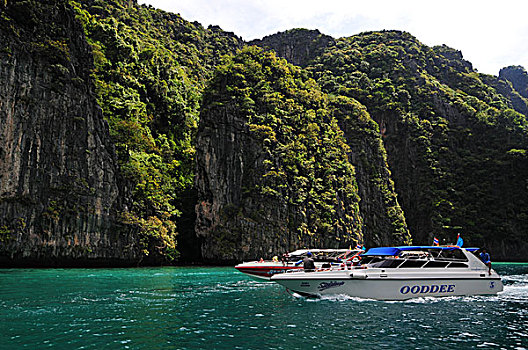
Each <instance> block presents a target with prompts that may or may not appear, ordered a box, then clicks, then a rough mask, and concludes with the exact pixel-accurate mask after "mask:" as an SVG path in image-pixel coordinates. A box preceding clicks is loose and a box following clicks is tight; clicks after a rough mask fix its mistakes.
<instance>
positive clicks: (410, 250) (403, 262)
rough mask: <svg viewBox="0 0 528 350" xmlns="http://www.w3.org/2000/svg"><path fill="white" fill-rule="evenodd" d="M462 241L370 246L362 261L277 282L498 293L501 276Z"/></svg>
mask: <svg viewBox="0 0 528 350" xmlns="http://www.w3.org/2000/svg"><path fill="white" fill-rule="evenodd" d="M476 250H478V248H466V249H464V248H460V247H458V246H401V247H379V248H371V249H369V250H368V251H367V252H366V253H364V254H361V258H362V260H361V262H360V263H359V264H358V265H357V266H350V268H349V267H348V266H347V265H345V266H344V267H340V268H332V269H330V270H325V271H314V272H304V271H303V272H293V273H284V274H280V275H274V276H272V277H271V280H272V281H273V282H276V283H279V284H281V285H283V286H284V287H286V288H287V289H288V290H290V291H292V292H295V293H297V294H299V295H301V296H308V297H319V296H322V295H328V294H333V295H336V294H344V295H348V296H352V297H359V298H367V299H377V300H406V299H410V298H417V297H446V296H456V295H459V296H460V295H482V294H497V293H498V292H501V291H502V290H503V285H502V281H501V278H500V276H499V275H498V274H497V273H496V272H495V271H494V270H493V269H491V270H490V269H489V268H488V266H486V265H485V264H484V263H483V262H482V261H481V260H480V259H479V258H478V257H477V256H475V254H474V253H473V252H475V251H476Z"/></svg>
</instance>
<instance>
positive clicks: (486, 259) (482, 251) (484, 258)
mask: <svg viewBox="0 0 528 350" xmlns="http://www.w3.org/2000/svg"><path fill="white" fill-rule="evenodd" d="M480 260H482V262H483V263H484V264H486V265H487V266H488V273H489V274H490V275H491V258H490V255H489V254H488V252H487V251H486V248H482V249H480Z"/></svg>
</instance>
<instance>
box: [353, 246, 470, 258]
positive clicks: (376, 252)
mask: <svg viewBox="0 0 528 350" xmlns="http://www.w3.org/2000/svg"><path fill="white" fill-rule="evenodd" d="M427 249H435V250H457V249H460V248H459V247H457V246H451V247H445V246H426V245H424V246H400V247H377V248H370V249H369V250H368V251H367V252H366V253H363V254H361V255H363V256H387V255H398V254H400V252H404V251H409V250H427ZM465 249H466V250H467V251H469V252H474V251H475V250H478V249H479V248H465Z"/></svg>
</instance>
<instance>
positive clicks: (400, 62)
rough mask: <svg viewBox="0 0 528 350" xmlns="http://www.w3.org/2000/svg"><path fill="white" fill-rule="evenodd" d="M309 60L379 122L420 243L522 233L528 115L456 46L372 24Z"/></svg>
mask: <svg viewBox="0 0 528 350" xmlns="http://www.w3.org/2000/svg"><path fill="white" fill-rule="evenodd" d="M309 69H310V70H311V71H312V72H313V73H314V77H315V78H316V80H317V81H318V83H319V84H320V85H321V86H322V87H323V90H324V91H326V92H329V93H332V94H336V95H344V96H349V97H352V98H355V99H357V100H358V101H360V102H361V103H362V104H364V105H365V106H366V107H367V110H368V111H369V113H370V114H371V116H372V117H373V119H374V120H375V121H376V122H377V123H378V124H379V125H380V129H381V133H382V135H383V141H384V144H385V146H386V148H387V151H388V156H389V162H390V164H391V168H392V169H393V175H394V179H395V182H396V189H397V192H398V193H399V195H400V196H399V198H400V203H401V204H402V206H403V208H404V211H405V213H406V218H407V223H408V224H409V226H410V229H411V232H412V233H413V237H415V238H416V239H417V240H416V242H417V243H429V242H430V239H431V238H432V235H437V236H439V237H440V238H444V239H446V240H447V241H448V242H449V241H450V240H452V238H453V237H454V236H456V233H458V232H460V233H462V234H463V235H465V236H466V237H467V238H469V240H470V241H472V242H473V243H474V244H486V243H489V244H492V243H496V242H499V241H502V240H504V239H506V240H509V241H510V242H513V241H515V240H517V239H520V238H526V237H523V234H522V232H528V226H527V225H528V221H526V220H525V218H526V217H527V216H526V215H527V212H526V208H527V203H526V201H527V198H528V192H527V187H526V179H527V173H526V170H527V168H526V167H527V165H528V164H527V163H526V158H524V159H523V158H522V155H521V154H522V150H525V149H526V147H527V146H528V143H527V141H528V138H527V136H528V132H527V127H528V123H527V119H526V116H525V115H522V114H520V113H517V112H516V111H514V110H513V109H511V108H512V103H511V101H509V100H508V98H507V96H505V95H502V94H501V93H500V92H499V91H497V89H495V88H494V87H493V86H490V85H487V84H486V83H485V82H484V81H485V79H486V76H483V75H479V74H478V73H476V72H475V71H474V70H473V69H472V66H471V64H470V63H469V62H467V61H464V60H463V59H462V55H461V54H460V52H458V51H456V50H453V49H450V48H448V47H446V46H440V47H434V48H430V47H427V46H425V45H423V44H421V43H420V42H419V41H418V40H416V39H415V38H414V37H412V36H411V35H409V34H407V33H402V32H396V31H388V32H371V33H363V34H360V35H356V36H352V37H349V38H342V39H339V40H338V41H337V43H336V45H335V46H332V47H330V48H329V49H328V50H327V51H326V52H325V53H324V54H323V55H322V56H321V57H320V58H319V59H318V60H316V61H315V62H314V63H313V64H312V65H311V66H310V67H309ZM516 150H520V151H516ZM514 155H515V156H514ZM506 237H508V238H506Z"/></svg>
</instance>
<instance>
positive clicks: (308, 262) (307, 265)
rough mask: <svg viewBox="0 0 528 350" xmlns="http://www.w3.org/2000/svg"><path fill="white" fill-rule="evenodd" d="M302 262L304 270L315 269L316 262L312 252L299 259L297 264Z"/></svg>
mask: <svg viewBox="0 0 528 350" xmlns="http://www.w3.org/2000/svg"><path fill="white" fill-rule="evenodd" d="M301 263H303V268H304V271H307V272H310V271H315V262H314V259H312V252H308V253H306V256H305V257H304V259H302V260H299V261H297V262H296V263H295V266H297V265H300V264H301Z"/></svg>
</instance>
